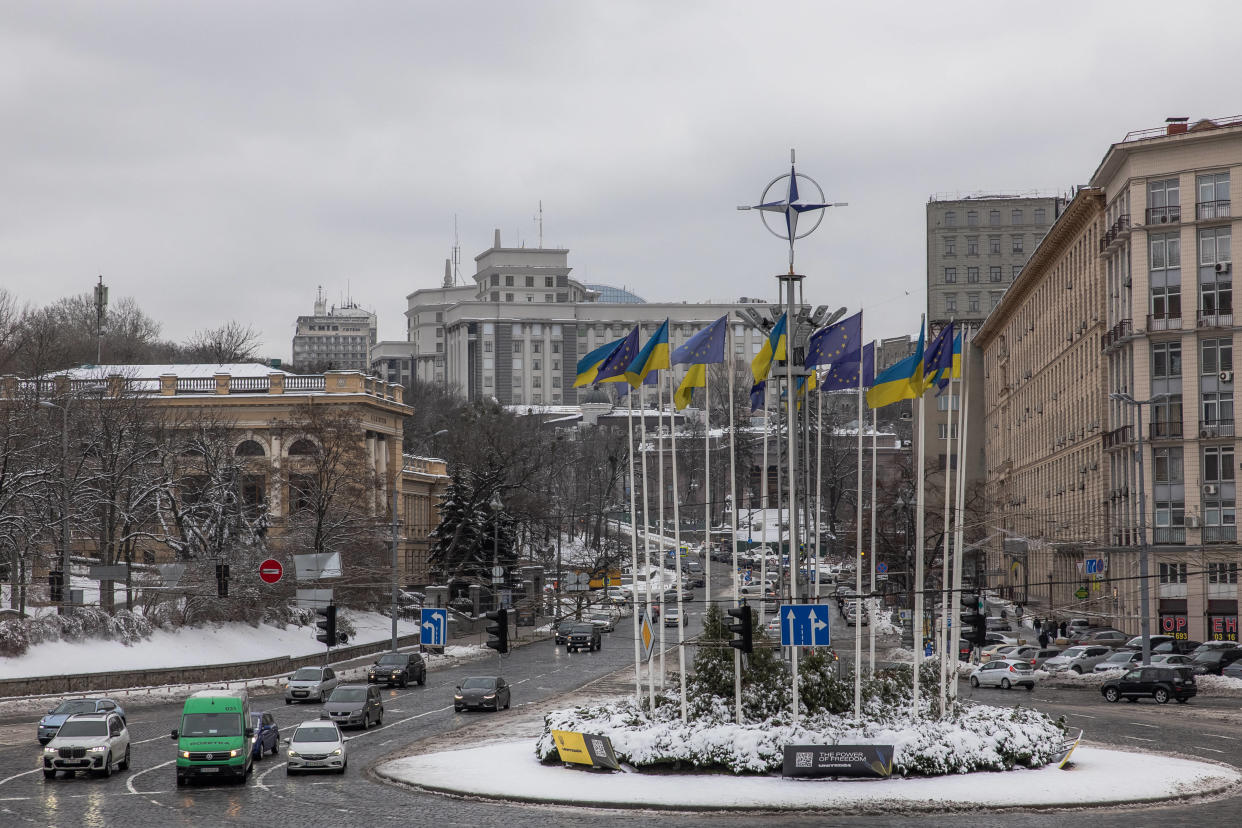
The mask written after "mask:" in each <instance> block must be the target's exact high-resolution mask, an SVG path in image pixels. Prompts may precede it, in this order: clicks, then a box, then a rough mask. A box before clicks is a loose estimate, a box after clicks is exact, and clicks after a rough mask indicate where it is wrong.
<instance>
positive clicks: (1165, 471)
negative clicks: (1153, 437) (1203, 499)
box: [1151, 448, 1186, 483]
mask: <svg viewBox="0 0 1242 828" xmlns="http://www.w3.org/2000/svg"><path fill="white" fill-rule="evenodd" d="M1152 455H1153V459H1154V460H1155V464H1154V465H1155V467H1154V468H1153V469H1152V472H1151V473H1152V479H1153V480H1155V481H1156V482H1157V483H1182V482H1184V481H1185V479H1186V478H1185V476H1184V475H1185V472H1184V471H1183V468H1182V450H1181V449H1180V448H1156V449H1153V450H1152Z"/></svg>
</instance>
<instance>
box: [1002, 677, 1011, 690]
mask: <svg viewBox="0 0 1242 828" xmlns="http://www.w3.org/2000/svg"><path fill="white" fill-rule="evenodd" d="M1001 688H1002V689H1004V690H1008V689H1009V679H1007V678H1003V679H1001Z"/></svg>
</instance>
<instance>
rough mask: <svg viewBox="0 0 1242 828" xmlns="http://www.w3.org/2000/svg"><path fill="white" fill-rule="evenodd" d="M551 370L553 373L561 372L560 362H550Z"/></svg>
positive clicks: (556, 360) (557, 360)
mask: <svg viewBox="0 0 1242 828" xmlns="http://www.w3.org/2000/svg"><path fill="white" fill-rule="evenodd" d="M552 370H553V371H559V370H561V361H560V360H559V359H554V360H552Z"/></svg>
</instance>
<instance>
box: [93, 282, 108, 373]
mask: <svg viewBox="0 0 1242 828" xmlns="http://www.w3.org/2000/svg"><path fill="white" fill-rule="evenodd" d="M107 313H108V286H107V285H105V284H104V282H103V274H100V276H99V284H97V285H95V364H96V365H99V364H100V363H101V362H103V335H104V318H105V316H106V315H107Z"/></svg>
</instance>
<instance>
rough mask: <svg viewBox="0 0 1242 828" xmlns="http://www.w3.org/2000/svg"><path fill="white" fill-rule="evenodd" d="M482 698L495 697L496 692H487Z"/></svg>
mask: <svg viewBox="0 0 1242 828" xmlns="http://www.w3.org/2000/svg"><path fill="white" fill-rule="evenodd" d="M483 698H485V699H494V698H496V694H495V693H488V694H487V695H486V696H484V697H483Z"/></svg>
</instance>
